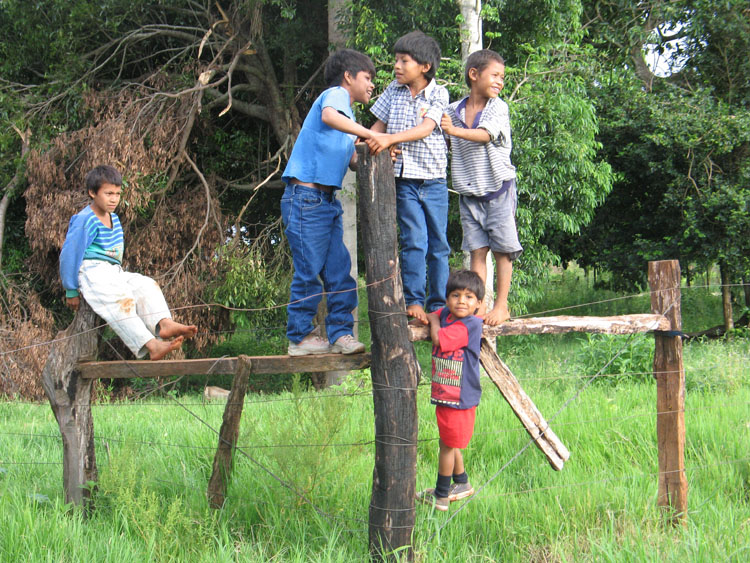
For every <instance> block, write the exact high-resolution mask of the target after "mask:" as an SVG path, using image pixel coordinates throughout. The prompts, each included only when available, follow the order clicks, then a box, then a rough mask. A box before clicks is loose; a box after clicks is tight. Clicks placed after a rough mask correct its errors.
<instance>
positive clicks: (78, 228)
mask: <svg viewBox="0 0 750 563" xmlns="http://www.w3.org/2000/svg"><path fill="white" fill-rule="evenodd" d="M85 227H86V225H85V222H84V221H81V220H79V218H77V217H75V216H74V217H73V218H71V220H70V224H69V225H68V232H67V234H66V235H65V242H64V243H63V247H62V250H61V251H60V279H61V280H62V284H63V288H64V289H65V299H66V305H68V306H69V307H71V308H72V309H73V310H77V309H78V304H79V301H80V300H79V298H78V270H79V269H80V268H81V262H82V261H83V254H84V253H85V252H86V248H88V246H89V244H91V240H89V238H90V237H89V236H88V232H87V231H86V230H85Z"/></svg>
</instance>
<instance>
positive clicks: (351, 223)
mask: <svg viewBox="0 0 750 563" xmlns="http://www.w3.org/2000/svg"><path fill="white" fill-rule="evenodd" d="M345 7H346V1H345V0H328V43H329V44H330V45H333V46H335V47H336V48H337V49H340V48H342V47H346V36H345V35H344V33H342V31H341V30H340V29H339V26H338V17H339V13H340V12H341V11H342V10H343V9H344V8H345ZM337 197H338V199H339V201H340V202H341V208H342V209H343V211H344V216H343V223H344V245H345V246H346V249H347V250H348V251H349V257H350V258H351V261H352V265H351V269H350V270H349V273H350V274H351V276H352V277H353V278H354V281H355V282H356V281H357V279H358V277H359V272H358V270H357V178H356V176H355V174H354V172H352V171H351V170H347V171H346V175H345V176H344V182H343V184H342V186H341V190H340V191H339V194H338V196H337ZM352 314H353V315H354V337H355V338H358V337H359V323H358V322H357V320H358V318H359V309H358V308H357V309H354V311H353V312H352ZM347 373H349V372H347V371H341V370H338V371H329V372H327V373H326V374H325V387H330V386H331V385H338V384H340V383H342V382H343V381H344V379H345V378H346V374H347Z"/></svg>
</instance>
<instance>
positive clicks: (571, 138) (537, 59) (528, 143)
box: [349, 0, 613, 312]
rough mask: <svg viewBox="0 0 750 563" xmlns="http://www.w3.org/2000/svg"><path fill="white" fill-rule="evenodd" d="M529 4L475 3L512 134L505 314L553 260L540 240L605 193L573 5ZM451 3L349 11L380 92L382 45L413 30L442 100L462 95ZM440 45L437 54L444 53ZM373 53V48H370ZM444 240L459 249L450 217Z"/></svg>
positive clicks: (533, 288) (532, 290)
mask: <svg viewBox="0 0 750 563" xmlns="http://www.w3.org/2000/svg"><path fill="white" fill-rule="evenodd" d="M532 4H533V5H532V6H528V5H526V3H524V4H523V5H519V4H513V3H506V2H485V3H483V13H484V14H485V21H484V25H483V30H484V33H485V41H484V43H485V45H487V46H489V47H491V48H493V49H495V50H497V51H498V52H500V54H501V55H502V56H503V57H504V58H505V60H506V85H505V89H504V91H503V93H502V94H501V95H502V96H503V98H504V99H505V100H506V101H507V102H508V104H509V106H510V111H511V125H512V127H513V145H514V150H513V156H512V158H513V163H514V164H515V166H516V167H517V171H518V178H519V180H518V186H519V194H520V195H519V209H518V229H519V234H520V238H521V241H522V244H523V245H524V247H525V252H524V254H523V256H522V257H521V259H520V260H519V261H518V264H517V267H516V269H515V272H514V280H515V281H514V288H513V291H512V292H511V293H512V295H511V299H512V300H513V304H514V310H515V311H516V312H520V311H521V310H522V309H523V308H524V306H525V303H527V302H528V300H529V299H532V298H534V297H536V296H538V295H539V294H540V292H541V291H542V289H543V288H544V285H545V279H546V272H547V267H548V266H549V264H550V263H556V262H557V261H559V255H558V250H557V249H556V248H553V247H551V246H550V245H548V244H547V241H548V240H549V238H548V233H550V232H551V231H554V232H565V233H570V234H575V233H578V232H579V230H580V229H581V227H582V226H584V225H586V224H587V223H588V222H589V221H590V220H591V218H592V216H593V213H594V209H595V208H596V206H597V205H598V204H600V203H601V202H602V201H603V200H604V198H605V196H606V194H607V193H608V192H609V190H610V188H611V185H612V179H613V177H612V173H611V170H610V167H609V165H608V164H607V163H606V162H604V161H602V159H601V158H600V157H599V155H598V150H599V148H600V144H599V141H597V139H596V133H597V131H598V118H597V115H596V111H595V107H594V105H593V103H592V102H591V99H590V98H591V95H590V93H589V89H590V82H591V81H590V80H589V79H588V76H589V75H590V74H591V71H590V69H589V63H588V59H589V58H591V56H592V51H591V49H590V47H587V46H585V45H583V44H582V38H583V35H582V33H581V23H580V15H581V13H582V7H581V4H580V2H578V1H576V0H562V1H535V2H533V3H532ZM456 17H458V15H457V9H456V5H455V2H452V1H449V0H443V1H440V2H431V3H430V4H429V8H428V7H427V6H426V5H423V4H422V3H419V2H417V3H410V4H391V3H383V2H357V3H353V5H352V8H351V12H350V14H349V22H350V23H351V25H352V26H353V30H354V37H355V44H356V46H357V47H358V48H360V49H362V50H369V52H371V53H373V54H374V55H375V56H377V57H378V60H379V62H380V63H381V65H380V66H379V73H378V75H379V78H380V80H381V82H380V84H381V87H384V86H385V85H387V84H388V83H389V82H390V81H391V80H392V72H391V65H392V53H391V52H390V50H389V48H388V47H389V46H390V45H393V43H394V42H395V40H396V39H397V38H398V37H399V36H400V35H401V34H402V33H406V32H408V31H411V30H412V29H414V27H417V28H419V29H422V30H423V31H426V32H428V33H430V34H431V35H433V36H434V37H435V38H436V39H437V40H438V41H439V42H440V43H441V47H442V49H443V56H444V58H448V59H449V60H448V61H443V62H441V66H440V69H439V70H438V74H437V80H438V82H441V83H444V84H446V86H448V89H449V91H450V92H451V99H452V100H455V99H459V98H460V97H461V96H463V95H465V92H466V87H465V84H464V79H463V68H462V66H461V63H460V44H459V41H458V36H457V32H458V26H457V25H456V24H455V23H454V22H455V19H456ZM446 45H447V47H446ZM373 46H374V47H373ZM452 219H453V220H452V222H451V225H452V227H451V232H449V238H450V239H451V241H452V242H453V246H454V247H455V248H458V246H459V244H460V237H461V235H460V223H459V222H458V219H457V217H456V216H454V217H453V218H452Z"/></svg>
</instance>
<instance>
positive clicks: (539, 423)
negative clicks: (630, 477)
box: [479, 338, 570, 471]
mask: <svg viewBox="0 0 750 563" xmlns="http://www.w3.org/2000/svg"><path fill="white" fill-rule="evenodd" d="M479 362H480V363H481V364H482V367H483V368H484V371H485V372H486V373H487V375H488V376H489V378H490V379H491V380H492V383H494V384H495V386H496V387H497V388H498V389H499V390H500V393H502V395H503V397H504V398H505V400H506V401H508V404H509V405H510V408H511V409H513V413H514V414H515V415H516V416H517V417H518V420H520V421H521V424H523V427H524V428H525V429H526V431H527V432H528V433H529V435H530V436H531V437H532V438H533V440H534V443H535V444H536V446H537V447H538V448H539V449H540V450H541V451H542V453H543V454H544V455H545V456H547V459H548V460H549V463H550V465H551V466H552V467H553V468H554V469H556V470H557V471H559V470H560V469H562V468H563V464H564V463H565V462H566V461H567V460H568V458H569V457H570V452H569V451H568V449H567V448H566V447H565V446H564V445H563V443H562V442H561V441H560V439H559V438H558V437H557V436H556V435H555V433H554V432H553V431H552V429H551V428H550V427H549V425H548V424H547V421H546V420H544V417H543V416H542V413H540V412H539V409H537V408H536V405H535V404H534V403H533V402H532V400H531V399H530V398H529V396H528V395H527V394H526V392H525V391H524V390H523V389H522V388H521V385H519V383H518V380H517V379H516V378H515V376H514V375H513V374H512V373H511V371H510V369H508V366H506V365H505V364H504V363H503V361H502V360H501V359H500V358H499V357H498V355H497V353H496V352H495V351H494V350H493V349H492V346H490V344H489V342H488V341H487V339H486V338H482V347H481V349H480V352H479Z"/></svg>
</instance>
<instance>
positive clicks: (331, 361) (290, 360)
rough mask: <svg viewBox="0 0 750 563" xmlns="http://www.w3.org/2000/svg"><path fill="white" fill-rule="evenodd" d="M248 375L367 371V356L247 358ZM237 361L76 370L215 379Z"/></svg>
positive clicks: (99, 365)
mask: <svg viewBox="0 0 750 563" xmlns="http://www.w3.org/2000/svg"><path fill="white" fill-rule="evenodd" d="M247 358H248V359H249V360H250V362H251V366H252V367H251V370H250V374H271V373H307V372H321V371H332V370H353V369H362V368H366V367H369V365H370V354H351V355H343V354H320V355H318V356H247ZM237 365H238V362H237V358H236V357H231V358H203V359H197V360H158V361H155V362H152V361H150V360H132V361H128V360H125V361H117V362H82V363H79V364H78V365H77V366H76V369H77V370H78V371H79V373H80V374H81V377H83V378H84V379H102V378H104V379H128V378H134V377H144V378H149V377H171V376H175V375H209V374H210V375H218V374H230V375H231V374H234V373H236V372H237Z"/></svg>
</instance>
